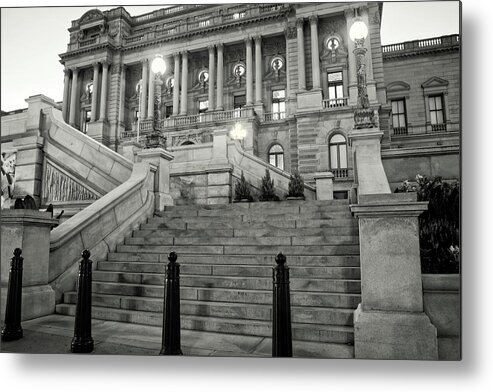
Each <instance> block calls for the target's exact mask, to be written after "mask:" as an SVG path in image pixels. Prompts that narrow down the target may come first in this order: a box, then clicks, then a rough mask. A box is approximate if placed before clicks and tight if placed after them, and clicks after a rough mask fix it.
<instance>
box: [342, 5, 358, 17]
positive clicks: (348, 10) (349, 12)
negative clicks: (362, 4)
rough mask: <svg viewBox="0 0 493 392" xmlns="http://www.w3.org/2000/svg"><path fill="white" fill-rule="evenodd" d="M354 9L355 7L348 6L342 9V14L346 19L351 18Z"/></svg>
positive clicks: (353, 15)
mask: <svg viewBox="0 0 493 392" xmlns="http://www.w3.org/2000/svg"><path fill="white" fill-rule="evenodd" d="M355 11H356V8H355V7H348V8H346V9H345V10H344V16H345V17H346V19H352V18H354V17H355V15H356V13H355Z"/></svg>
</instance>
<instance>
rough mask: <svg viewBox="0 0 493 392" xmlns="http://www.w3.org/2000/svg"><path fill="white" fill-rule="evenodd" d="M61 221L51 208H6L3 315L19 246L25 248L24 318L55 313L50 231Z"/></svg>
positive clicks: (3, 241) (2, 273) (3, 259)
mask: <svg viewBox="0 0 493 392" xmlns="http://www.w3.org/2000/svg"><path fill="white" fill-rule="evenodd" d="M57 223H58V220H57V219H53V218H52V217H51V213H49V212H41V211H37V210H2V221H1V230H2V231H1V236H2V249H1V283H2V285H1V286H2V292H1V299H2V302H1V310H0V312H1V319H2V320H3V319H4V312H5V305H6V300H7V297H6V295H7V286H8V281H9V269H10V260H11V259H12V256H13V253H12V252H13V251H14V249H15V248H21V249H22V257H24V269H23V279H22V320H29V319H32V318H36V317H41V316H45V315H47V314H52V313H53V312H54V311H55V292H54V290H53V289H52V288H51V286H49V285H48V281H49V280H48V268H49V260H50V231H51V228H52V227H53V226H55V225H56V224H57Z"/></svg>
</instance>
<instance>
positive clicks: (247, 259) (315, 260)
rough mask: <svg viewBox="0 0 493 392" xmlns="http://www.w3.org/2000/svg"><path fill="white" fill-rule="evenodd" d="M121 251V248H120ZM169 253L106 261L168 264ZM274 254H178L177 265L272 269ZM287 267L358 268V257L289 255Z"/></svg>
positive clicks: (138, 254)
mask: <svg viewBox="0 0 493 392" xmlns="http://www.w3.org/2000/svg"><path fill="white" fill-rule="evenodd" d="M120 250H121V247H120ZM168 254H169V253H164V252H163V253H159V252H156V253H143V252H140V251H138V252H130V251H125V252H117V253H109V254H108V261H113V262H145V263H158V262H159V263H163V264H164V263H168ZM275 256H276V255H275V254H272V253H271V252H269V254H267V255H260V254H254V255H219V254H217V255H204V254H202V255H199V254H181V253H180V254H178V263H179V264H180V265H182V266H184V265H187V264H194V265H197V264H198V265H200V264H208V265H212V264H217V265H252V266H259V265H261V266H265V267H274V266H275V265H276V262H275ZM287 265H288V267H293V266H303V267H335V266H343V267H359V265H360V262H359V255H343V256H341V255H339V256H338V255H290V256H289V257H288V258H287Z"/></svg>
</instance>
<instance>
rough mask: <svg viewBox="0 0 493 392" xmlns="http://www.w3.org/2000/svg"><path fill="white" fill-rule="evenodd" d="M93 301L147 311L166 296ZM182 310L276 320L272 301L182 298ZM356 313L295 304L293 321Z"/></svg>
mask: <svg viewBox="0 0 493 392" xmlns="http://www.w3.org/2000/svg"><path fill="white" fill-rule="evenodd" d="M76 301H77V293H76V292H69V293H65V294H64V303H66V304H76ZM92 305H93V306H101V307H109V308H115V309H125V310H138V311H145V312H157V313H162V312H163V299H162V298H151V297H129V296H118V295H104V294H93V296H92ZM180 311H181V314H182V315H191V316H193V315H194V316H212V317H220V318H235V319H244V320H264V321H271V320H272V305H261V304H237V303H231V302H207V301H193V300H180ZM353 314H354V310H353V309H344V308H320V307H318V308H317V307H311V308H309V307H303V306H292V307H291V320H292V322H299V323H307V324H331V325H347V326H352V324H353Z"/></svg>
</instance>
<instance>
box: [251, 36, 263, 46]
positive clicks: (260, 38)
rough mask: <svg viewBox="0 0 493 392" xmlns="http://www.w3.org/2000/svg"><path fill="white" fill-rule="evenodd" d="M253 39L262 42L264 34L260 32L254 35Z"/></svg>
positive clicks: (258, 42) (257, 42) (256, 42)
mask: <svg viewBox="0 0 493 392" xmlns="http://www.w3.org/2000/svg"><path fill="white" fill-rule="evenodd" d="M253 39H254V40H255V44H261V43H262V36H261V35H260V34H259V35H255V36H253Z"/></svg>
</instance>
